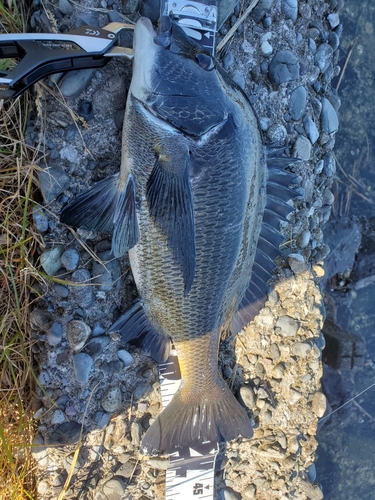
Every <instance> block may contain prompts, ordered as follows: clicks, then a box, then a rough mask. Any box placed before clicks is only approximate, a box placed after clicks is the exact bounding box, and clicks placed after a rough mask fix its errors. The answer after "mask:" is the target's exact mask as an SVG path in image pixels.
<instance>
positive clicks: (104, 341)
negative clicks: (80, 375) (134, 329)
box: [86, 336, 110, 356]
mask: <svg viewBox="0 0 375 500" xmlns="http://www.w3.org/2000/svg"><path fill="white" fill-rule="evenodd" d="M109 341H110V338H109V337H106V336H102V337H95V338H93V339H91V340H90V342H89V343H88V344H87V346H86V350H87V352H88V353H89V354H91V356H97V355H98V354H100V353H101V352H102V351H104V349H105V348H106V347H107V345H108V344H109Z"/></svg>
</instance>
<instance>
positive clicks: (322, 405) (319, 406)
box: [311, 392, 327, 418]
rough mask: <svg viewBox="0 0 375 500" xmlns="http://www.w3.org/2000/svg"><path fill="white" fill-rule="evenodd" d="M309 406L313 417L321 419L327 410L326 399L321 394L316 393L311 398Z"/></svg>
mask: <svg viewBox="0 0 375 500" xmlns="http://www.w3.org/2000/svg"><path fill="white" fill-rule="evenodd" d="M311 405H312V410H313V412H314V413H315V415H316V416H317V417H319V418H321V417H322V416H323V415H324V413H325V411H326V408H327V399H326V397H325V395H324V394H323V393H322V392H316V393H315V394H314V396H313V399H312V402H311Z"/></svg>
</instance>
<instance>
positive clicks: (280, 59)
mask: <svg viewBox="0 0 375 500" xmlns="http://www.w3.org/2000/svg"><path fill="white" fill-rule="evenodd" d="M268 76H269V79H270V80H271V82H272V83H274V84H277V85H279V84H280V83H285V82H289V81H291V80H297V79H298V78H299V68H298V61H297V58H296V56H295V55H294V54H293V52H291V51H290V50H279V51H278V52H276V54H275V55H274V57H273V58H272V61H271V62H270V65H269V71H268Z"/></svg>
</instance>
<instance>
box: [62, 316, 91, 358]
mask: <svg viewBox="0 0 375 500" xmlns="http://www.w3.org/2000/svg"><path fill="white" fill-rule="evenodd" d="M90 334H91V328H90V327H89V326H88V325H86V323H84V322H83V321H80V320H73V321H70V322H69V323H68V324H67V325H66V336H67V339H68V342H69V345H70V347H71V348H72V350H73V351H74V352H78V351H80V350H81V349H83V347H84V345H85V344H86V341H87V339H88V338H89V336H90Z"/></svg>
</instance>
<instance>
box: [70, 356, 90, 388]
mask: <svg viewBox="0 0 375 500" xmlns="http://www.w3.org/2000/svg"><path fill="white" fill-rule="evenodd" d="M93 364H94V363H93V360H92V357H91V356H89V354H86V353H85V352H80V353H78V354H76V355H75V356H74V357H73V367H74V373H75V376H76V380H77V382H80V383H81V384H86V383H87V382H88V381H89V378H90V371H91V369H92V367H93Z"/></svg>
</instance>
